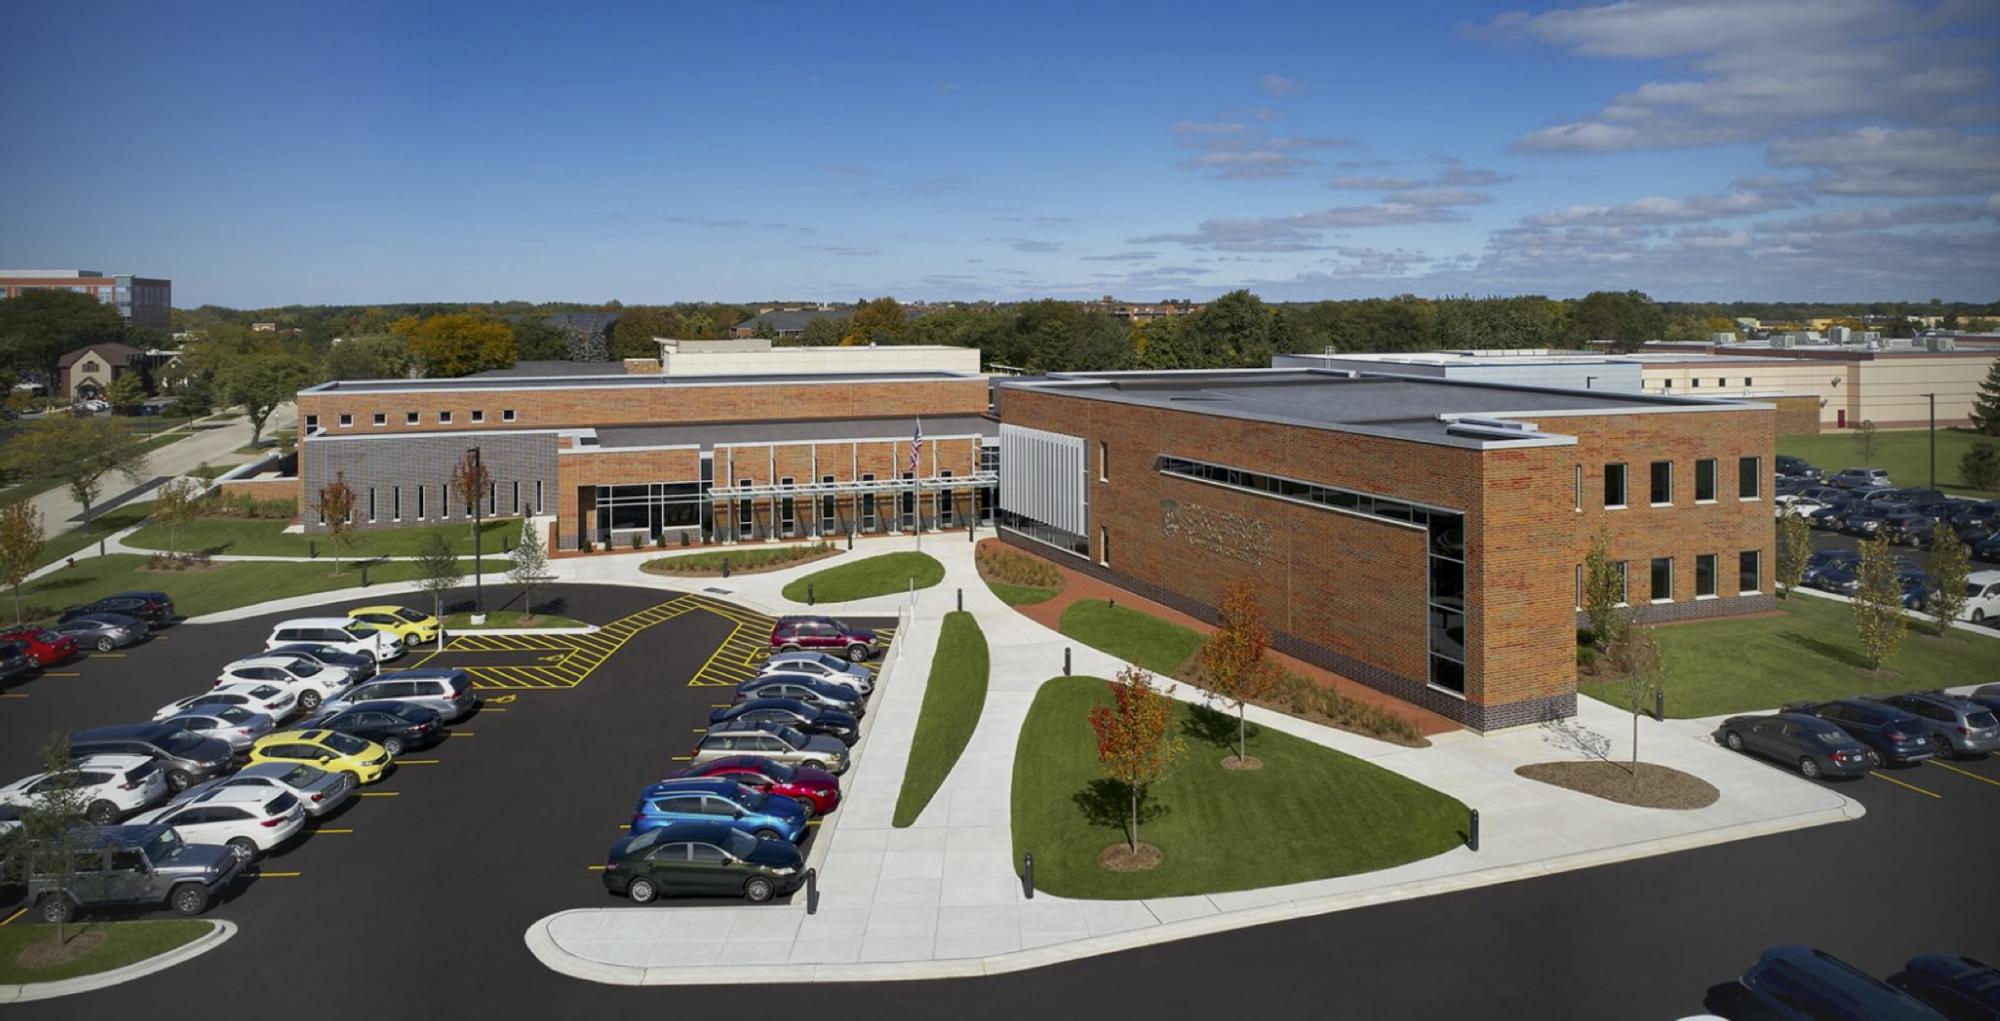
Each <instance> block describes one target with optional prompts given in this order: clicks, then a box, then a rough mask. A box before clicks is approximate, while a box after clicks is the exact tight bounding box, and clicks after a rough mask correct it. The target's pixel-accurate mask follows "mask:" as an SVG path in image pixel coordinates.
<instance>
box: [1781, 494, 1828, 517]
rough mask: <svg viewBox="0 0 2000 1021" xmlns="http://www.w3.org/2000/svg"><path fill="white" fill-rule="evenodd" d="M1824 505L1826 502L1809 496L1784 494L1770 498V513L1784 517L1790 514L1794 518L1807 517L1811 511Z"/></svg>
mask: <svg viewBox="0 0 2000 1021" xmlns="http://www.w3.org/2000/svg"><path fill="white" fill-rule="evenodd" d="M1824 506H1826V504H1823V503H1821V502H1819V501H1818V500H1815V499H1813V498H1812V497H1810V496H1799V495H1797V494H1795V493H1793V494H1786V495H1784V496H1777V497H1772V498H1771V515H1772V516H1773V517H1784V516H1785V515H1787V514H1790V515H1791V516H1793V517H1795V518H1807V517H1811V516H1812V512H1813V511H1816V510H1819V509H1820V508H1821V507H1824Z"/></svg>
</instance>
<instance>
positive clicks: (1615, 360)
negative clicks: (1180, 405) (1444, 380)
mask: <svg viewBox="0 0 2000 1021" xmlns="http://www.w3.org/2000/svg"><path fill="white" fill-rule="evenodd" d="M1281 357H1284V358H1303V359H1309V360H1312V361H1319V362H1342V361H1359V362H1379V363H1382V364H1386V365H1609V364H1621V363H1623V364H1629V363H1631V362H1634V361H1637V360H1638V359H1636V358H1633V357H1632V356H1630V355H1616V354H1602V353H1592V352H1589V351H1562V350H1555V349H1551V348H1519V349H1497V348H1496V349H1491V350H1486V349H1477V348H1473V349H1466V350H1459V351H1337V352H1335V353H1333V354H1326V353H1324V352H1318V351H1305V352H1299V353H1295V354H1286V355H1283V356H1281Z"/></svg>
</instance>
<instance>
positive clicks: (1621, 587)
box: [1611, 560, 1632, 606]
mask: <svg viewBox="0 0 2000 1021" xmlns="http://www.w3.org/2000/svg"><path fill="white" fill-rule="evenodd" d="M1611 573H1612V574H1615V575H1617V576H1618V580H1617V581H1616V582H1613V583H1612V584H1614V585H1616V586H1617V588H1618V605H1619V606H1624V605H1625V602H1626V600H1627V598H1628V597H1629V593H1630V592H1631V591H1632V587H1631V585H1629V584H1628V583H1627V581H1626V575H1625V561H1623V560H1614V561H1612V562H1611Z"/></svg>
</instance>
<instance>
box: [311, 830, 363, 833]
mask: <svg viewBox="0 0 2000 1021" xmlns="http://www.w3.org/2000/svg"><path fill="white" fill-rule="evenodd" d="M313 832H314V833H352V832H354V831H353V830H352V829H344V830H314V831H313Z"/></svg>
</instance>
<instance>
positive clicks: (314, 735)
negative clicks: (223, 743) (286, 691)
mask: <svg viewBox="0 0 2000 1021" xmlns="http://www.w3.org/2000/svg"><path fill="white" fill-rule="evenodd" d="M250 762H251V764H252V765H255V764H257V763H260V762H283V763H287V764H297V763H301V762H302V763H305V764H306V765H308V766H317V767H319V768H320V769H324V770H326V771H327V772H329V773H347V774H349V775H350V776H351V777H352V778H353V779H354V782H355V784H356V786H359V785H361V784H371V783H374V782H375V781H377V780H380V779H382V774H383V773H386V772H388V770H389V753H388V751H387V750H385V749H384V748H383V747H382V746H381V745H379V744H376V743H375V742H373V741H363V740H362V739H360V738H358V737H354V736H352V735H349V734H342V733H340V732H339V731H336V730H325V729H318V730H285V731H280V732H278V733H276V734H272V735H271V736H269V737H267V738H264V739H263V740H261V741H258V742H257V743H256V744H254V745H251V746H250Z"/></svg>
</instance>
